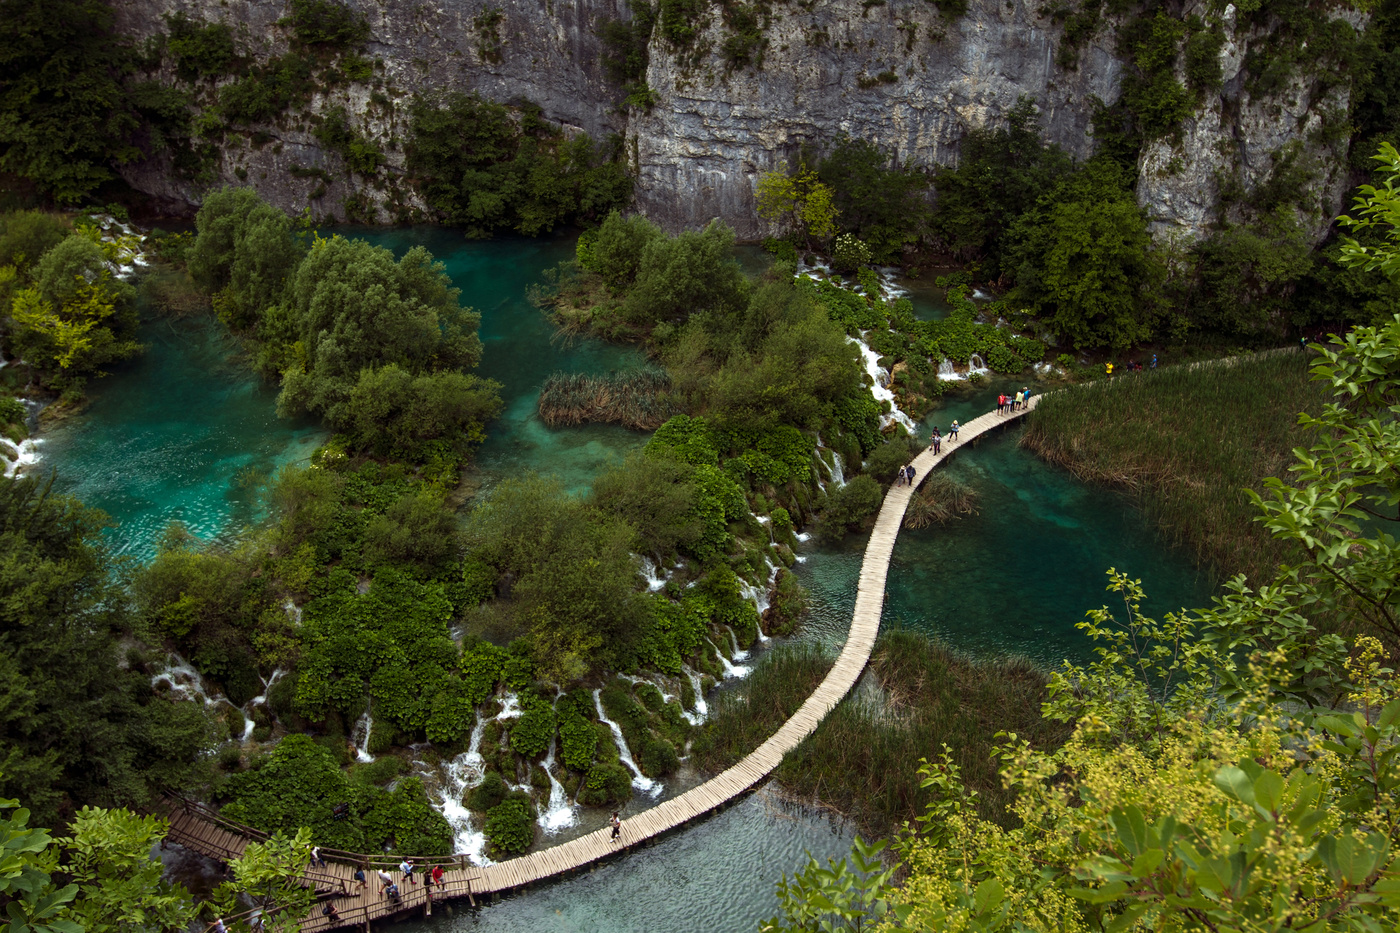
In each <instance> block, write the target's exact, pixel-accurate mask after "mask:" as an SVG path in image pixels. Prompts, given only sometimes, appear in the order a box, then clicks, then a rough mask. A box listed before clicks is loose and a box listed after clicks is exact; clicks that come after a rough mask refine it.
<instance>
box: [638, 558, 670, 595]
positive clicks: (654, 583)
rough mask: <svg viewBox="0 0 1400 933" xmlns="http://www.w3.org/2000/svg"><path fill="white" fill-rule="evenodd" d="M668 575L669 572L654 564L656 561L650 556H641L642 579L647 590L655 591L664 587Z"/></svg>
mask: <svg viewBox="0 0 1400 933" xmlns="http://www.w3.org/2000/svg"><path fill="white" fill-rule="evenodd" d="M670 576H671V575H670V574H669V573H666V572H664V571H662V569H661V568H660V567H658V566H656V562H655V561H653V560H652V559H651V558H650V557H643V558H642V579H644V580H646V582H647V592H649V593H655V592H657V591H659V590H660V589H662V588H663V587H665V586H666V581H667V579H669V578H670Z"/></svg>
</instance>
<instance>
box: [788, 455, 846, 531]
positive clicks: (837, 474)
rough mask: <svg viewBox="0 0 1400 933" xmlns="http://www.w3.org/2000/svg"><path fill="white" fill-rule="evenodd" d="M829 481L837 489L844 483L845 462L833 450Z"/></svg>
mask: <svg viewBox="0 0 1400 933" xmlns="http://www.w3.org/2000/svg"><path fill="white" fill-rule="evenodd" d="M831 481H832V482H833V483H835V484H836V488H837V489H840V488H841V487H842V486H844V485H846V462H845V461H844V460H842V459H841V455H840V454H839V453H837V452H836V451H834V450H833V451H832V452H831ZM799 540H800V539H799Z"/></svg>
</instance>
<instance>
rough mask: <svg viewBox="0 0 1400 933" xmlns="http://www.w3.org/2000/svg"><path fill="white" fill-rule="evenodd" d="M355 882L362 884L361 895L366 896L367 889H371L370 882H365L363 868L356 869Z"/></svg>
mask: <svg viewBox="0 0 1400 933" xmlns="http://www.w3.org/2000/svg"><path fill="white" fill-rule="evenodd" d="M355 880H356V881H358V882H359V883H360V893H361V894H364V893H365V888H367V887H369V882H367V881H366V880H365V870H364V869H363V868H357V869H355Z"/></svg>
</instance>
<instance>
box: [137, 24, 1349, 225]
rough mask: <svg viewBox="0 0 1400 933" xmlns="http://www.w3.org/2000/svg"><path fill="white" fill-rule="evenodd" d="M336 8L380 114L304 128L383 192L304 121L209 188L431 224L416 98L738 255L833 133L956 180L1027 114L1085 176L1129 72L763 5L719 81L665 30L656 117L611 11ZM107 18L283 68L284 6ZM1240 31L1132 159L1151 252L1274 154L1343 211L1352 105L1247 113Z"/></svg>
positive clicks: (1337, 98) (1306, 103) (233, 150)
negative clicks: (535, 131)
mask: <svg viewBox="0 0 1400 933" xmlns="http://www.w3.org/2000/svg"><path fill="white" fill-rule="evenodd" d="M349 2H350V3H351V5H352V6H355V7H356V8H357V9H359V10H360V11H361V12H362V13H363V14H364V15H365V16H366V17H367V19H368V21H369V23H370V25H371V28H372V35H371V38H370V40H369V43H368V47H367V54H368V55H369V56H370V57H372V58H374V57H377V58H379V59H382V62H383V67H382V71H380V72H378V73H377V76H378V77H379V78H380V80H381V84H382V86H383V89H384V90H387V91H388V92H390V93H389V96H390V97H391V98H392V100H393V104H392V106H390V107H387V108H386V107H383V106H374V105H372V104H371V102H370V99H369V92H370V89H369V88H367V87H364V86H352V87H348V88H347V87H340V88H336V89H333V90H329V91H325V92H318V93H317V95H316V97H315V99H314V100H313V102H312V104H311V107H310V110H311V112H313V113H314V112H324V111H325V110H327V109H329V108H330V107H333V106H337V105H339V106H344V107H345V108H346V109H347V111H349V112H350V113H352V114H355V115H356V119H357V120H358V122H359V125H360V128H361V130H362V131H363V132H365V133H367V134H368V135H370V136H371V137H372V138H374V139H376V140H377V141H378V142H379V143H380V145H381V146H382V147H383V148H384V150H385V153H386V155H387V156H388V158H389V166H388V168H387V170H386V172H385V176H386V178H387V180H388V181H387V183H386V182H385V181H383V180H381V181H380V182H379V183H378V185H377V186H375V185H369V184H367V183H366V182H365V181H364V180H363V179H355V178H351V177H350V176H349V175H348V173H347V172H345V170H344V167H343V166H341V165H340V164H339V163H340V159H339V157H338V156H336V155H334V154H333V153H327V152H324V151H323V150H322V149H321V148H320V146H319V145H318V143H317V142H316V140H315V138H314V136H313V135H312V134H311V132H310V129H311V126H310V123H309V122H308V121H307V120H306V119H305V116H304V115H302V116H293V117H292V118H290V119H288V120H284V121H282V124H281V125H279V126H275V127H263V128H260V129H262V130H263V131H264V132H265V133H266V134H267V136H268V139H267V141H266V142H265V144H264V145H262V146H260V147H256V148H255V147H254V146H252V145H251V144H249V143H248V142H247V141H246V139H245V138H239V137H234V138H233V139H232V141H231V142H230V143H228V144H227V145H226V146H225V147H224V149H223V151H222V152H221V154H220V159H219V163H218V165H217V167H216V173H215V174H216V176H217V177H216V178H215V179H214V182H213V183H214V184H220V183H230V184H232V183H247V184H252V185H254V186H255V187H257V188H258V189H259V190H260V191H261V192H262V193H263V194H264V196H266V197H268V198H269V199H270V200H271V201H273V203H275V204H277V205H278V206H280V207H282V208H284V209H286V210H288V211H292V212H300V211H301V210H303V209H305V208H307V207H310V208H311V210H312V212H313V213H314V214H316V215H318V216H328V215H341V216H343V209H342V203H343V200H344V199H345V198H346V197H348V196H350V195H352V194H355V193H356V192H357V189H358V193H359V195H360V196H361V197H363V198H366V199H368V200H369V201H370V202H372V203H374V204H375V205H376V206H377V207H378V208H379V209H380V210H381V213H380V219H383V220H388V219H390V218H391V217H392V216H393V215H394V212H393V211H392V210H391V209H390V204H391V202H394V201H396V200H397V202H398V203H399V205H400V206H401V207H402V208H406V209H418V210H423V209H424V205H422V204H421V203H420V202H419V201H418V199H417V197H416V195H415V194H414V193H413V192H412V190H411V187H410V186H408V185H407V184H403V183H402V179H401V177H400V176H401V174H402V147H401V141H402V138H403V134H404V131H405V126H404V124H405V120H406V103H407V100H408V99H409V98H410V97H411V96H412V95H413V94H414V93H432V92H437V91H446V90H460V91H467V92H473V91H474V92H477V93H480V94H481V95H482V96H484V97H487V98H489V99H492V100H497V101H502V102H510V101H512V100H517V99H520V98H527V99H529V100H532V101H534V102H536V103H538V104H539V105H540V106H541V107H542V108H543V110H544V113H545V115H546V116H547V117H548V118H549V119H551V120H554V121H556V122H559V123H561V124H563V125H564V126H565V127H567V128H574V129H577V130H582V131H585V132H588V133H589V134H591V135H593V136H595V137H603V136H606V135H607V134H609V133H613V132H621V133H624V134H625V138H626V142H627V153H628V159H629V162H630V163H631V168H632V169H633V171H634V172H635V173H636V177H637V189H636V194H637V205H638V207H639V209H640V210H641V211H643V212H644V213H645V214H647V216H649V217H651V218H652V219H653V220H655V221H656V222H658V223H659V224H661V225H662V226H663V227H665V228H666V229H668V230H673V231H674V230H680V229H684V228H690V227H698V226H701V225H703V224H705V223H707V222H708V221H709V220H711V219H713V218H716V217H718V218H721V219H723V220H725V221H726V222H727V223H729V224H730V225H731V226H733V227H734V229H735V230H736V232H737V233H738V235H739V236H740V237H741V238H744V239H756V238H758V237H761V236H763V235H765V234H766V233H768V232H770V231H769V230H768V229H767V228H766V227H765V225H764V224H763V223H762V222H761V221H760V220H759V219H758V217H757V215H756V213H755V211H754V195H753V192H754V186H755V182H756V180H757V177H758V175H759V174H761V173H762V172H765V171H770V170H772V169H775V168H779V167H782V166H785V165H786V164H787V162H788V160H789V159H790V158H791V156H792V155H793V154H795V153H796V152H797V151H798V150H799V149H800V147H801V146H802V145H803V144H807V143H811V144H816V145H817V146H819V147H820V146H822V145H823V144H826V143H829V142H831V141H832V140H834V139H836V138H837V137H839V136H840V135H841V134H843V133H845V134H849V135H851V136H855V137H861V138H865V139H870V140H873V141H874V142H876V143H878V144H880V145H881V146H883V147H886V148H887V149H889V150H890V151H892V152H894V153H896V154H897V156H898V157H899V158H900V159H901V160H904V161H909V162H913V163H915V164H919V165H925V166H931V165H937V164H945V165H946V164H955V163H956V162H957V158H958V152H959V144H960V142H961V140H962V139H963V137H964V136H965V134H966V133H967V131H968V130H969V129H970V128H972V127H978V126H988V125H996V124H998V123H999V122H1000V121H1002V120H1004V119H1005V117H1006V114H1007V113H1008V112H1009V111H1010V110H1011V109H1012V108H1013V107H1015V106H1016V105H1017V103H1018V102H1019V101H1020V100H1021V99H1022V98H1029V99H1031V100H1032V101H1034V102H1035V104H1036V105H1037V107H1038V108H1039V110H1040V115H1041V116H1040V119H1041V125H1042V128H1043V130H1044V132H1045V134H1046V136H1047V138H1048V139H1049V140H1050V141H1051V142H1054V143H1057V144H1058V145H1060V146H1062V147H1064V148H1065V149H1066V150H1067V151H1069V152H1070V153H1072V154H1074V155H1075V156H1077V157H1081V158H1082V157H1086V156H1088V155H1089V154H1090V153H1091V152H1092V151H1093V145H1094V141H1093V139H1092V137H1091V136H1090V121H1091V117H1092V114H1093V111H1094V106H1095V101H1096V100H1102V101H1104V102H1105V103H1112V102H1114V101H1115V100H1116V99H1117V98H1118V96H1119V93H1120V84H1121V81H1122V76H1123V67H1124V66H1123V63H1122V62H1121V61H1120V60H1119V58H1118V57H1117V54H1116V52H1115V37H1114V33H1113V30H1112V28H1111V25H1110V24H1105V26H1104V27H1103V28H1101V29H1100V31H1099V34H1098V36H1097V37H1096V38H1095V39H1094V40H1093V41H1091V42H1090V43H1089V44H1088V45H1086V46H1085V47H1084V48H1083V49H1082V50H1081V52H1080V54H1079V62H1078V67H1077V68H1076V69H1074V70H1072V71H1065V70H1063V69H1061V68H1059V67H1058V66H1056V65H1055V63H1054V55H1055V49H1056V47H1057V45H1058V42H1059V38H1060V30H1059V29H1058V28H1057V27H1054V26H1052V25H1050V24H1049V23H1048V22H1047V21H1046V20H1045V19H1043V18H1042V17H1040V16H1039V14H1038V13H1037V10H1038V8H1039V6H1040V3H1039V0H971V3H970V8H969V11H968V13H967V15H966V16H964V17H962V18H961V19H959V20H958V21H957V22H956V23H953V24H951V25H946V24H944V23H943V21H942V20H941V19H940V17H939V15H938V12H937V9H936V7H934V6H933V4H931V3H928V2H926V0H889V2H887V3H884V4H880V5H876V6H869V7H867V6H864V5H863V4H862V2H861V0H825V2H820V3H810V4H807V5H806V6H807V7H808V8H806V9H804V8H803V6H802V5H799V4H786V3H785V4H775V5H774V7H773V9H774V21H773V23H772V25H771V28H770V29H769V30H768V32H767V36H768V39H769V44H768V48H767V51H766V54H765V58H764V61H763V65H762V68H761V69H753V68H748V69H744V70H741V71H738V72H733V73H730V72H728V71H726V68H725V65H724V62H723V60H722V59H721V57H720V56H719V54H718V53H717V52H715V51H714V49H717V48H719V46H720V44H721V43H722V41H723V38H724V33H723V29H722V25H721V18H720V16H719V13H718V9H717V8H716V9H715V10H714V11H712V13H711V15H710V24H709V27H708V30H707V32H706V33H705V35H704V36H703V37H702V39H701V41H700V43H699V47H701V48H704V47H706V45H707V44H708V47H709V48H710V49H711V51H709V52H708V53H706V54H701V55H699V56H694V55H689V54H683V53H677V52H676V51H675V50H673V49H671V48H670V47H669V46H668V45H667V44H666V42H665V41H664V40H663V39H662V38H661V36H660V31H659V30H658V32H657V35H656V36H654V37H653V40H652V45H651V65H650V69H649V72H648V75H647V80H648V84H649V85H650V87H651V88H652V90H653V91H654V92H655V93H656V95H657V101H656V103H655V105H654V106H653V107H652V108H651V109H650V110H649V111H642V110H638V109H635V108H634V109H632V110H631V111H630V112H623V110H622V109H621V108H620V106H619V103H620V96H621V95H620V92H619V91H618V90H617V89H616V88H615V87H613V86H611V85H610V84H609V83H608V82H607V81H606V79H605V77H604V75H603V73H602V69H601V66H600V55H601V51H602V49H601V44H600V42H599V40H598V38H597V29H598V24H599V23H600V21H601V20H604V19H609V18H622V17H625V16H626V15H627V13H626V4H625V0H434V2H426V0H425V2H414V0H349ZM116 6H117V10H118V16H119V25H120V26H121V27H122V28H123V29H124V30H125V31H126V32H128V33H130V34H132V35H134V36H137V37H140V36H147V35H152V34H155V33H157V32H159V31H161V30H162V29H163V28H164V24H163V21H162V16H163V15H165V14H169V13H172V12H175V11H177V10H184V11H185V12H187V13H189V14H191V15H195V16H200V17H202V18H204V19H207V20H218V19H222V20H224V21H226V22H229V23H230V24H231V25H233V26H234V27H235V29H236V30H238V31H239V33H240V34H241V36H242V37H243V41H244V42H245V44H247V45H248V46H249V47H251V48H254V49H256V50H258V52H259V53H260V54H267V55H272V54H278V53H280V52H282V51H284V50H285V48H286V39H285V34H284V31H283V30H282V29H280V28H278V27H277V26H276V21H277V19H278V18H279V17H281V16H282V15H284V12H285V7H284V6H283V4H282V3H280V2H276V0H273V2H266V0H116ZM489 7H495V8H499V9H500V10H501V11H502V14H503V19H502V22H501V25H500V28H499V31H500V34H501V37H502V38H503V39H504V47H503V49H502V55H501V61H500V62H499V63H492V62H490V61H485V60H483V58H482V55H481V54H480V52H479V48H478V46H479V37H478V35H477V33H476V31H475V29H474V27H473V22H472V21H473V17H475V16H477V15H478V14H480V13H481V12H482V11H483V10H486V9H487V8H489ZM1232 12H1233V11H1232V10H1228V11H1227V23H1228V24H1229V25H1230V29H1229V30H1228V33H1229V41H1228V42H1227V43H1226V45H1225V47H1224V49H1222V52H1221V58H1222V64H1223V67H1224V72H1225V78H1226V81H1225V84H1224V87H1223V88H1222V90H1221V92H1220V93H1219V94H1218V95H1212V98H1211V99H1210V100H1208V101H1207V102H1206V103H1205V105H1204V106H1203V107H1202V109H1201V110H1200V111H1199V112H1198V113H1197V114H1196V115H1195V116H1194V117H1193V118H1192V119H1190V120H1188V121H1187V122H1186V125H1185V126H1184V127H1183V132H1182V134H1181V138H1180V140H1179V141H1178V140H1167V141H1159V142H1157V143H1155V144H1153V145H1150V146H1148V147H1147V148H1146V149H1145V151H1144V152H1143V155H1142V163H1141V166H1140V167H1141V169H1142V172H1141V180H1140V182H1139V187H1138V197H1139V202H1140V203H1141V204H1142V205H1143V207H1144V209H1145V210H1146V211H1147V213H1148V216H1149V218H1150V221H1151V225H1152V229H1153V231H1154V234H1156V235H1158V236H1159V237H1165V238H1169V239H1178V240H1189V239H1192V238H1195V237H1197V236H1200V235H1201V233H1202V232H1203V231H1204V229H1205V228H1206V227H1207V226H1208V225H1209V224H1211V223H1212V222H1213V221H1214V220H1215V218H1216V213H1217V200H1218V199H1217V195H1218V191H1217V188H1216V178H1217V176H1218V175H1220V174H1221V173H1222V172H1223V173H1235V174H1237V175H1238V177H1239V178H1240V179H1241V181H1242V182H1243V183H1244V184H1245V186H1246V188H1249V187H1251V186H1253V185H1256V184H1258V183H1260V182H1261V181H1263V180H1264V179H1265V178H1267V177H1268V174H1269V171H1270V169H1271V167H1272V163H1273V158H1272V156H1273V153H1275V152H1277V151H1280V150H1281V149H1282V148H1283V147H1286V146H1290V145H1291V146H1295V147H1298V148H1299V149H1300V154H1301V157H1302V158H1303V159H1304V161H1305V162H1306V163H1308V164H1309V165H1312V166H1314V167H1315V168H1316V173H1315V182H1314V189H1315V190H1313V191H1312V192H1310V194H1311V195H1312V196H1313V197H1312V200H1313V201H1315V202H1316V204H1317V210H1316V211H1311V212H1309V217H1307V218H1306V219H1307V220H1308V222H1309V223H1311V224H1312V227H1313V231H1314V233H1315V234H1316V235H1318V236H1321V235H1322V233H1324V232H1325V230H1326V227H1327V222H1328V221H1329V220H1330V217H1331V216H1332V215H1334V214H1335V213H1336V211H1337V210H1338V209H1339V208H1340V207H1341V199H1342V197H1343V196H1344V194H1345V191H1346V185H1347V181H1348V178H1347V173H1346V170H1345V165H1344V159H1343V158H1342V157H1341V154H1342V153H1344V147H1345V142H1344V141H1343V142H1342V143H1340V144H1335V143H1334V144H1331V145H1330V146H1329V145H1323V144H1319V143H1314V142H1311V141H1310V135H1312V130H1314V129H1315V128H1316V127H1317V126H1318V125H1319V124H1320V122H1321V121H1323V120H1324V119H1325V118H1326V116H1327V115H1328V114H1329V113H1331V112H1334V111H1336V110H1337V109H1338V108H1343V109H1344V108H1345V106H1346V104H1347V101H1346V100H1345V98H1344V96H1342V95H1341V92H1333V93H1331V94H1329V95H1326V96H1324V97H1323V98H1320V99H1314V98H1313V96H1312V95H1313V92H1312V90H1311V88H1312V83H1311V82H1308V81H1299V82H1298V83H1297V84H1296V85H1295V86H1293V87H1291V88H1289V89H1288V90H1287V91H1286V92H1285V93H1283V94H1282V95H1278V96H1276V97H1273V98H1270V99H1266V100H1257V101H1256V100H1252V99H1250V97H1249V95H1248V92H1247V91H1246V90H1245V82H1244V80H1243V76H1242V75H1241V70H1240V69H1241V64H1242V62H1243V61H1244V57H1245V53H1246V51H1247V49H1248V45H1249V43H1250V42H1251V41H1252V40H1253V39H1254V38H1256V37H1251V36H1248V35H1241V34H1238V33H1237V32H1236V31H1235V30H1234V28H1233V19H1232ZM1353 21H1354V24H1358V25H1359V24H1360V23H1361V20H1360V19H1359V18H1355V19H1354V20H1353ZM882 75H883V76H884V77H883V79H882V78H881V76H882ZM891 78H892V79H893V80H890V79H891ZM208 93H212V89H211V90H210V91H209V92H208ZM294 166H297V167H301V168H302V169H306V168H316V169H321V170H324V171H326V172H328V173H329V174H330V175H331V176H332V178H333V179H334V180H333V181H332V182H331V183H330V184H329V185H327V186H325V189H324V191H323V192H319V191H318V190H317V189H318V188H319V187H321V182H320V180H319V179H316V178H308V177H304V172H303V177H297V176H295V175H293V174H292V173H291V170H292V168H293V167H294ZM126 175H127V177H128V179H129V180H130V181H131V182H132V184H133V185H135V186H136V187H137V188H140V189H142V190H145V191H149V192H151V193H152V194H155V195H157V196H159V197H162V198H166V199H168V200H169V201H170V202H171V203H181V202H182V203H187V204H196V203H198V201H199V198H200V196H201V190H202V189H201V187H199V186H195V185H191V184H188V183H179V182H177V181H175V180H173V178H172V176H171V174H170V172H169V170H168V166H167V165H164V164H162V163H160V162H158V161H157V162H154V163H151V164H145V165H136V166H131V167H129V168H128V169H127V170H126ZM313 194H320V197H317V198H315V199H312V198H311V196H312V195H313Z"/></svg>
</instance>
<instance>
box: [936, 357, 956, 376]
mask: <svg viewBox="0 0 1400 933" xmlns="http://www.w3.org/2000/svg"><path fill="white" fill-rule="evenodd" d="M938 378H939V379H956V378H958V371H957V370H955V369H954V368H953V361H952V360H944V361H943V362H941V363H939V364H938Z"/></svg>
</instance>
